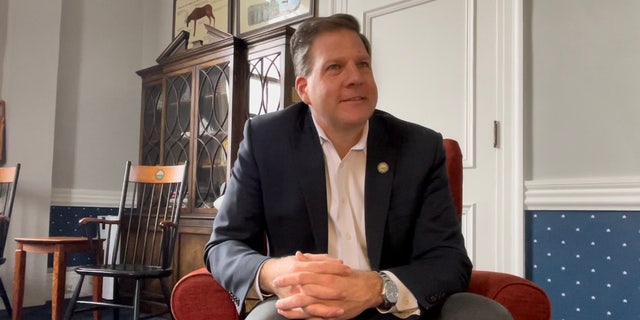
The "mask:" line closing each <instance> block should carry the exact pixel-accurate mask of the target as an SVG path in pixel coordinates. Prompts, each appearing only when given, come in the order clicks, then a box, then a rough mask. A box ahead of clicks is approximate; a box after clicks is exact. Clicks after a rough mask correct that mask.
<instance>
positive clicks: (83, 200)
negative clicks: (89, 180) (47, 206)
mask: <svg viewBox="0 0 640 320" xmlns="http://www.w3.org/2000/svg"><path fill="white" fill-rule="evenodd" d="M51 193H52V195H51V205H52V206H69V207H99V208H116V207H118V204H119V203H120V193H121V192H120V191H117V190H116V191H114V190H93V189H65V188H54V189H53V190H52V192H51Z"/></svg>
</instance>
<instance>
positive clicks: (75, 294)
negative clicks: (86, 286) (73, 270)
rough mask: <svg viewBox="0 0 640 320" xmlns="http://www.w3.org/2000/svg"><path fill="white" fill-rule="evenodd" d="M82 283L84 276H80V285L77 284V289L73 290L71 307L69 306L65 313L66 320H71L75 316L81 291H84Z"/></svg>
mask: <svg viewBox="0 0 640 320" xmlns="http://www.w3.org/2000/svg"><path fill="white" fill-rule="evenodd" d="M82 282H84V274H81V275H80V279H79V280H78V284H76V288H75V289H74V290H73V295H72V296H71V301H69V305H68V306H67V310H66V312H65V313H64V319H65V320H71V317H72V316H73V311H74V310H75V308H76V302H77V301H78V297H79V296H80V291H81V290H82Z"/></svg>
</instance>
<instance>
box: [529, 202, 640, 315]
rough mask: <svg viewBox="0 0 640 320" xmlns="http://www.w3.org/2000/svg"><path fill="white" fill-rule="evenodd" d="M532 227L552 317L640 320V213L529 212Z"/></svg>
mask: <svg viewBox="0 0 640 320" xmlns="http://www.w3.org/2000/svg"><path fill="white" fill-rule="evenodd" d="M526 226H527V234H526V243H527V252H526V258H527V262H526V265H527V278H529V279H531V280H532V281H534V282H535V283H537V284H538V285H540V286H541V287H542V288H543V289H544V290H545V291H546V292H547V294H548V295H549V298H550V299H551V303H552V319H554V320H561V319H566V320H569V319H640V212H637V211H598V212H596V211H529V212H527V214H526Z"/></svg>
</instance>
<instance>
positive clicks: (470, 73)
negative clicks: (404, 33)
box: [362, 0, 476, 168]
mask: <svg viewBox="0 0 640 320" xmlns="http://www.w3.org/2000/svg"><path fill="white" fill-rule="evenodd" d="M435 1H438V0H410V1H399V2H395V3H392V4H389V5H387V6H383V7H379V8H376V9H373V10H368V11H365V12H363V21H362V28H363V34H364V35H365V36H366V37H367V38H368V39H372V38H373V37H372V34H371V32H372V29H373V23H374V21H373V20H374V19H375V18H379V17H382V16H385V15H391V14H393V13H396V12H399V11H403V10H409V9H411V8H414V7H418V6H421V5H424V4H427V3H430V2H435ZM440 1H442V0H440ZM475 11H476V9H475V1H474V0H465V23H466V25H465V33H464V37H465V39H464V42H465V48H464V52H465V61H464V63H465V65H464V70H465V75H464V78H465V88H464V97H465V98H464V101H465V102H464V112H463V113H462V114H461V116H462V118H463V119H462V122H463V123H464V134H463V138H464V139H458V140H459V141H458V142H459V143H460V144H461V149H462V165H463V168H475V166H476V159H475V148H474V143H475V142H476V130H475V123H476V121H475V113H476V110H475V109H476V103H475V90H474V89H475V78H476V77H475V69H476V66H475V61H476V54H475V41H476V39H475V34H476V31H475V25H476V21H475V16H476V15H475Z"/></svg>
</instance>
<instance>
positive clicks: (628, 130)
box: [524, 0, 640, 210]
mask: <svg viewBox="0 0 640 320" xmlns="http://www.w3.org/2000/svg"><path fill="white" fill-rule="evenodd" d="M639 29H640V2H639V1H636V0H616V1H598V0H563V1H536V0H527V1H525V36H524V38H525V44H524V46H525V50H524V51H525V101H524V104H525V110H526V112H525V120H524V121H525V126H526V128H525V137H526V140H525V159H526V162H525V179H526V180H528V181H527V182H526V184H527V196H526V203H527V208H528V209H586V210H590V209H613V210H615V209H629V210H638V209H640V105H639V104H638V101H640V90H638V88H639V87H638V84H639V83H640V59H639V58H638V57H640V33H638V30H639Z"/></svg>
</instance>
